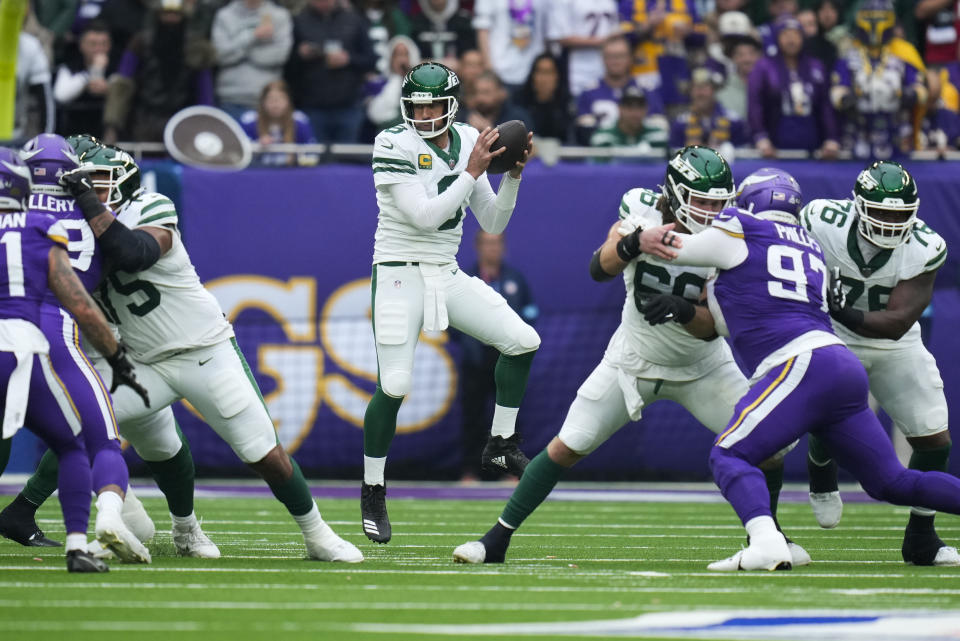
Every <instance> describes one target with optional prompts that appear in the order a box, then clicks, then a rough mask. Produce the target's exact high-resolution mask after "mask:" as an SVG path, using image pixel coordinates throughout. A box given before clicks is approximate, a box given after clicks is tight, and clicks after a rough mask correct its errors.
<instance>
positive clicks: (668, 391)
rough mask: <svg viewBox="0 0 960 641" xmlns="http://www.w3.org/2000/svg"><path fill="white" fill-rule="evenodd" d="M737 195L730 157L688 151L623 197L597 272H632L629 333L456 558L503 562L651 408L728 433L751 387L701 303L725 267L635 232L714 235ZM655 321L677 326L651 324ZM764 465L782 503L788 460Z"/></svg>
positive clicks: (623, 324) (804, 559) (594, 267)
mask: <svg viewBox="0 0 960 641" xmlns="http://www.w3.org/2000/svg"><path fill="white" fill-rule="evenodd" d="M733 195H734V192H733V176H732V174H731V172H730V168H729V166H728V165H727V163H726V161H725V160H724V159H723V157H722V156H720V155H719V154H718V153H717V152H716V151H714V150H713V149H710V148H708V147H687V148H685V149H682V150H680V151H679V152H677V153H676V154H675V155H674V156H673V158H672V159H671V160H670V163H669V164H668V166H667V176H666V180H665V182H664V187H663V193H662V194H660V193H656V192H654V191H652V190H649V189H631V190H630V191H628V192H627V193H626V194H625V195H624V196H623V200H622V202H621V205H620V221H619V222H617V223H614V224H613V226H612V227H611V228H610V230H609V233H608V235H607V239H606V242H604V244H603V245H602V246H601V247H600V249H598V250H597V251H596V253H595V254H594V257H593V261H592V262H591V265H590V274H591V276H592V277H593V278H594V280H598V281H602V280H609V279H611V278H613V277H614V276H615V275H616V274H618V273H620V272H623V278H624V283H625V285H626V289H627V297H626V301H625V302H624V305H623V313H622V317H621V321H620V326H619V327H618V328H617V329H616V331H615V332H614V334H613V337H612V338H611V339H610V343H609V345H608V346H607V349H606V352H605V353H604V355H603V360H602V361H601V362H600V364H599V365H597V367H596V369H594V370H593V372H592V373H591V374H590V375H589V376H588V377H587V380H586V381H584V383H583V385H581V386H580V389H579V390H577V397H576V399H574V401H573V404H572V405H571V406H570V410H569V411H568V413H567V417H566V420H564V422H563V426H562V427H561V428H560V433H559V434H558V435H557V436H556V437H554V439H553V440H552V441H551V442H550V444H549V445H548V446H547V448H546V449H545V450H544V451H543V452H541V453H540V454H539V455H538V456H537V457H535V458H534V459H533V460H532V461H530V465H529V466H527V470H526V472H524V475H523V477H522V478H521V479H520V484H519V485H518V486H517V489H516V490H515V491H514V493H513V496H512V497H511V498H510V501H509V502H508V503H507V506H506V508H505V509H504V510H503V513H502V515H501V516H500V519H499V521H498V522H497V524H496V525H494V527H493V528H492V529H491V530H490V531H489V532H487V534H486V535H484V537H483V538H482V539H481V540H480V541H471V542H469V543H465V544H463V545H461V546H459V547H458V548H457V549H456V550H455V551H454V553H453V558H454V560H455V561H457V562H461V563H498V562H503V560H504V556H505V554H506V550H507V547H508V546H509V542H510V536H511V535H512V533H513V531H514V530H516V528H517V527H519V526H520V524H521V523H522V522H523V521H524V519H526V518H527V517H528V516H529V515H530V514H531V513H532V512H533V511H534V509H536V507H537V506H538V505H540V503H541V502H542V501H543V500H544V499H545V498H546V497H547V495H548V494H549V493H550V491H551V490H552V489H553V487H554V486H555V485H556V484H557V482H558V481H559V480H560V477H561V475H562V474H563V472H564V470H566V468H568V467H570V466H572V465H573V464H574V463H576V462H577V461H579V460H580V459H582V458H583V457H584V456H586V455H587V454H589V453H590V452H592V451H594V450H595V449H596V448H597V447H599V446H600V445H601V444H602V443H603V442H605V441H606V440H607V439H609V438H610V437H611V436H612V435H613V434H614V433H615V432H616V431H617V430H619V429H620V428H621V427H623V426H624V425H625V424H626V423H627V422H629V421H636V420H639V419H640V418H641V413H642V408H643V407H644V406H646V405H649V404H651V403H655V402H657V401H659V400H663V399H668V400H672V401H675V402H677V403H679V404H681V405H682V406H683V407H685V408H686V409H687V410H689V411H690V413H691V414H693V415H694V416H695V417H696V418H697V420H699V421H700V422H701V423H703V424H704V425H705V426H707V428H709V429H710V430H711V431H712V432H714V433H715V434H719V433H720V432H721V431H722V430H723V429H724V428H725V427H726V426H727V423H728V422H729V420H730V417H731V416H732V415H733V409H734V407H735V406H736V403H737V401H739V400H740V398H741V397H742V396H743V395H744V394H745V393H746V392H747V390H748V389H749V384H748V383H747V380H746V378H745V377H744V376H743V374H742V373H741V371H740V368H739V367H737V364H736V362H735V361H734V359H733V355H732V354H731V352H730V347H729V346H728V345H727V343H726V341H724V340H722V339H720V340H717V335H716V333H715V331H714V329H713V325H712V323H711V321H710V318H711V317H710V314H709V313H708V312H707V309H706V307H704V306H703V305H702V304H701V300H702V298H703V296H704V293H705V287H706V284H707V281H708V280H709V279H710V278H711V277H712V276H713V275H714V274H715V271H716V270H714V269H713V268H705V267H680V266H674V265H671V264H670V263H668V262H666V261H661V260H659V259H657V258H656V257H653V256H650V255H646V254H640V253H639V248H638V247H632V246H631V245H630V242H631V239H634V238H636V237H637V235H636V233H634V232H635V231H636V230H638V229H640V230H642V229H645V228H649V227H656V226H659V225H662V224H664V223H669V222H676V223H677V228H678V229H685V230H689V231H690V232H693V233H696V232H698V231H701V230H703V229H706V228H707V227H708V226H709V225H710V224H711V222H712V220H713V217H714V216H715V215H716V214H717V212H719V211H721V210H722V209H723V208H724V207H726V206H727V203H728V202H729V201H730V199H731V198H732V197H733ZM655 316H656V317H662V316H666V317H667V318H671V319H672V320H673V321H674V322H672V323H665V324H659V325H651V324H650V323H648V322H647V320H648V318H653V317H655ZM694 336H697V337H698V338H695V337H694ZM765 467H768V468H770V469H769V470H768V471H767V475H768V481H767V482H768V486H769V487H770V490H771V499H772V501H775V500H776V499H777V498H778V496H779V491H780V486H782V483H783V467H782V461H770V462H769V464H768V465H766V466H765ZM772 504H773V505H774V506H775V505H776V503H775V502H773V503H772ZM774 509H775V507H774ZM790 549H791V554H792V556H793V559H794V561H793V562H794V564H795V565H804V564H806V563H809V562H810V556H809V555H808V554H807V553H806V551H805V550H803V548H801V547H800V546H799V545H796V544H795V543H792V542H791V543H790Z"/></svg>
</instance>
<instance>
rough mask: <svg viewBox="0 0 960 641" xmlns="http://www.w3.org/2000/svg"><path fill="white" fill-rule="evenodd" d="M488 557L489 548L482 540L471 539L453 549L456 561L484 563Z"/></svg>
mask: <svg viewBox="0 0 960 641" xmlns="http://www.w3.org/2000/svg"><path fill="white" fill-rule="evenodd" d="M486 558H487V548H486V546H484V544H483V543H481V542H480V541H470V542H469V543H464V544H463V545H458V546H457V548H456V549H455V550H454V551H453V560H454V562H455V563H483V562H484V560H486Z"/></svg>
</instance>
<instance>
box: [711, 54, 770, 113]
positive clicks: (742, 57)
mask: <svg viewBox="0 0 960 641" xmlns="http://www.w3.org/2000/svg"><path fill="white" fill-rule="evenodd" d="M727 46H728V47H729V49H728V50H727V51H729V57H730V60H731V61H732V62H733V71H732V72H731V73H728V74H727V76H726V79H725V80H724V83H723V86H722V87H720V89H719V90H718V91H717V102H719V103H720V104H721V105H723V108H724V109H726V110H727V113H730V114H735V115H736V116H737V117H738V118H741V119H744V118H746V117H747V103H748V101H747V94H748V89H747V88H748V84H749V78H750V74H751V73H752V72H753V69H754V67H755V66H756V64H757V61H758V60H760V52H761V45H760V41H759V40H757V39H756V38H753V37H745V38H742V39H738V40H736V41H734V42H732V43H730V44H728V45H727Z"/></svg>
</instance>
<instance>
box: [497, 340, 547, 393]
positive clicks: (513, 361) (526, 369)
mask: <svg viewBox="0 0 960 641" xmlns="http://www.w3.org/2000/svg"><path fill="white" fill-rule="evenodd" d="M536 353H537V350H533V351H532V352H527V353H526V354H517V355H516V356H508V355H506V354H500V358H498V359H497V366H496V369H494V371H493V380H494V381H495V382H496V384H497V405H502V406H503V407H520V401H522V400H523V394H524V392H526V391H527V378H528V377H529V376H530V365H532V364H533V357H534V356H535V355H536Z"/></svg>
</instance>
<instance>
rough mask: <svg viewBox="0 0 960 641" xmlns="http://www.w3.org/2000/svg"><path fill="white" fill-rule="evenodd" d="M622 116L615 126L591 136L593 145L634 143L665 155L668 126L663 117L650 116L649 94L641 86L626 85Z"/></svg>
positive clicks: (591, 144) (620, 106)
mask: <svg viewBox="0 0 960 641" xmlns="http://www.w3.org/2000/svg"><path fill="white" fill-rule="evenodd" d="M617 111H618V114H619V116H618V117H617V121H616V123H615V124H614V125H613V126H612V127H607V128H604V129H598V130H597V131H595V132H593V136H591V137H590V146H591V147H635V148H637V149H638V150H640V151H643V152H645V153H650V152H652V151H654V150H658V151H660V152H662V155H666V147H667V130H666V129H665V128H663V127H662V126H661V125H660V123H661V122H662V119H660V120H653V121H651V120H649V119H648V118H647V113H648V111H647V95H646V94H645V93H644V92H643V90H641V89H640V88H639V87H627V88H626V89H624V91H623V95H622V96H621V97H620V104H619V109H618V110H617Z"/></svg>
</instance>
